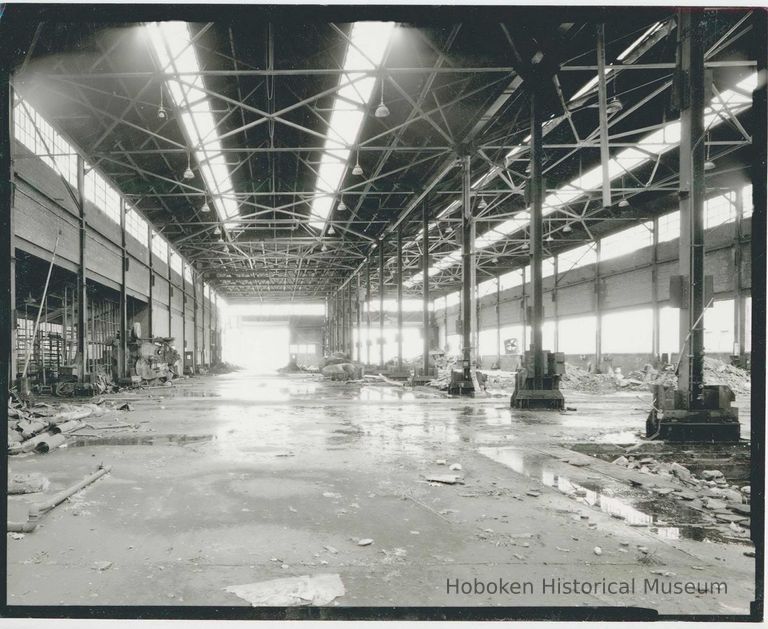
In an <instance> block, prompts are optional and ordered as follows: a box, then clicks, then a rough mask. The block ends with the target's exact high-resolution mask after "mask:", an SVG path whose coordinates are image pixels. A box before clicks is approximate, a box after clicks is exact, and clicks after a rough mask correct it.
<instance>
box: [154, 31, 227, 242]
mask: <svg viewBox="0 0 768 629" xmlns="http://www.w3.org/2000/svg"><path fill="white" fill-rule="evenodd" d="M147 28H148V31H149V35H150V39H151V41H152V45H153V47H154V50H155V53H156V55H157V58H158V61H159V62H160V67H161V69H162V71H163V72H165V73H169V74H175V75H177V76H178V75H179V74H184V77H179V78H172V79H168V80H167V81H166V86H167V88H168V91H169V92H170V94H171V98H172V99H173V103H174V105H175V106H176V110H177V111H178V113H179V118H180V119H181V123H182V127H183V129H184V132H185V134H186V136H187V139H188V140H189V142H190V144H191V146H192V150H191V151H190V152H191V154H192V155H194V157H195V160H196V161H197V164H198V166H199V169H200V173H201V174H202V177H203V181H204V182H205V186H206V188H207V189H208V191H209V193H210V194H211V198H212V200H213V205H214V207H215V208H216V212H217V214H218V216H219V219H220V220H221V221H222V222H223V224H224V226H225V227H226V226H231V225H232V224H233V221H232V219H234V218H235V217H237V216H238V214H239V209H238V205H237V201H236V200H235V196H234V189H233V186H232V180H231V178H230V176H229V168H228V167H227V164H226V161H225V158H224V154H223V153H222V150H221V141H220V140H219V136H218V132H217V130H216V120H215V119H214V117H213V111H212V109H211V104H210V101H209V99H208V97H207V95H206V93H205V85H204V84H203V78H202V76H200V74H199V72H200V70H201V68H200V64H199V62H198V60H197V54H196V53H195V46H194V43H193V42H192V36H191V33H190V31H189V26H188V24H187V23H186V22H154V23H152V24H148V25H147Z"/></svg>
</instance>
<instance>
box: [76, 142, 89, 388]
mask: <svg viewBox="0 0 768 629" xmlns="http://www.w3.org/2000/svg"><path fill="white" fill-rule="evenodd" d="M77 199H78V205H79V206H80V207H79V208H78V212H79V214H80V216H79V227H80V230H79V231H80V242H79V253H80V255H79V258H78V265H77V352H78V358H79V362H78V368H79V372H80V373H79V374H78V377H79V380H80V381H81V382H83V381H84V380H85V374H86V370H87V365H88V357H87V353H88V330H87V321H88V301H87V300H88V294H87V290H86V289H87V282H86V275H85V268H86V259H85V240H86V237H87V233H86V216H85V163H84V161H83V158H82V156H81V155H78V156H77Z"/></svg>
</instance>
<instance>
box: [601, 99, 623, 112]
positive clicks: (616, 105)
mask: <svg viewBox="0 0 768 629" xmlns="http://www.w3.org/2000/svg"><path fill="white" fill-rule="evenodd" d="M622 109H624V103H622V102H621V100H619V98H618V97H616V96H614V97H613V98H612V99H611V100H609V101H608V103H607V104H606V105H605V111H606V113H608V114H615V113H618V112H620V111H621V110H622Z"/></svg>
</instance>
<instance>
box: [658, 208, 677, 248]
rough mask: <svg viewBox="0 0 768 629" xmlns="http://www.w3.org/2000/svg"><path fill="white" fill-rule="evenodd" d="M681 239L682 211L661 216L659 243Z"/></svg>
mask: <svg viewBox="0 0 768 629" xmlns="http://www.w3.org/2000/svg"><path fill="white" fill-rule="evenodd" d="M675 238H680V211H677V212H670V213H669V214H664V215H663V216H659V242H667V241H669V240H674V239H675Z"/></svg>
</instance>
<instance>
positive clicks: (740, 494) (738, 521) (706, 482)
mask: <svg viewBox="0 0 768 629" xmlns="http://www.w3.org/2000/svg"><path fill="white" fill-rule="evenodd" d="M613 464H614V465H619V466H621V467H624V468H626V469H630V470H638V471H639V472H642V473H645V474H655V475H658V476H661V477H667V478H668V479H672V478H674V479H676V480H677V481H678V482H679V483H680V484H681V485H683V487H682V488H680V489H670V488H668V487H655V486H654V487H651V490H652V491H653V492H654V493H656V494H658V495H660V496H671V497H674V498H677V499H680V500H685V501H687V502H689V503H690V506H691V507H692V508H698V509H700V510H703V511H705V512H707V513H709V514H710V515H711V516H712V517H713V518H714V519H715V520H716V521H717V522H718V523H721V524H725V525H728V529H729V532H730V533H736V534H737V536H742V535H746V531H744V529H743V528H742V527H746V528H749V526H750V504H749V503H750V497H751V487H750V486H749V485H745V486H742V487H739V486H738V485H735V484H729V483H728V480H727V479H726V478H725V475H724V474H723V473H722V472H721V471H720V470H702V471H701V473H700V475H699V476H696V475H695V474H693V473H692V472H691V471H690V470H689V469H688V468H687V467H685V466H684V465H680V464H679V463H676V462H671V463H667V462H663V461H658V460H657V459H655V458H653V457H650V456H633V455H631V454H628V455H627V456H620V457H618V458H617V459H615V460H614V461H613ZM731 525H733V526H731ZM739 531H741V532H739Z"/></svg>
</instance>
